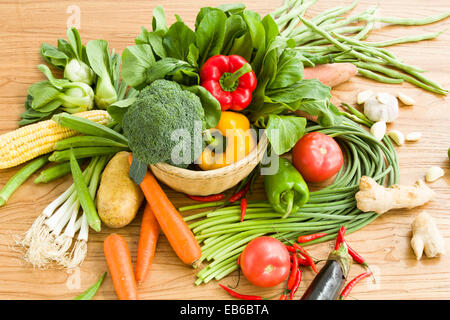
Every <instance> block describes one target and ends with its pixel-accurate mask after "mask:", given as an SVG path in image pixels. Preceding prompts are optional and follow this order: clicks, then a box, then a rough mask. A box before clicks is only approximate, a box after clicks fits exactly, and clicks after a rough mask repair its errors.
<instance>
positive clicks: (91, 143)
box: [55, 136, 128, 151]
mask: <svg viewBox="0 0 450 320" xmlns="http://www.w3.org/2000/svg"><path fill="white" fill-rule="evenodd" d="M80 147H122V148H127V147H128V145H127V144H124V143H120V142H117V141H115V140H111V139H109V138H104V137H97V136H75V137H70V138H67V139H64V140H60V141H58V142H56V143H55V150H58V151H59V150H67V149H70V148H80Z"/></svg>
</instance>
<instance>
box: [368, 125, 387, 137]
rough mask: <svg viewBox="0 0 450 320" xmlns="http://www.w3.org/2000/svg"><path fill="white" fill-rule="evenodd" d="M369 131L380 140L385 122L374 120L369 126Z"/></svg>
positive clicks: (383, 133) (384, 130)
mask: <svg viewBox="0 0 450 320" xmlns="http://www.w3.org/2000/svg"><path fill="white" fill-rule="evenodd" d="M370 133H371V134H372V135H373V136H374V137H375V139H377V140H378V141H381V140H382V139H383V137H384V135H385V134H386V122H384V121H378V122H375V123H374V124H373V125H372V126H371V127H370Z"/></svg>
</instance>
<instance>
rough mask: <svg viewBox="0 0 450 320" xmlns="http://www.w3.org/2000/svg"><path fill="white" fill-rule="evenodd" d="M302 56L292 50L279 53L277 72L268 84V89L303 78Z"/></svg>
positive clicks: (286, 84) (280, 86)
mask: <svg viewBox="0 0 450 320" xmlns="http://www.w3.org/2000/svg"><path fill="white" fill-rule="evenodd" d="M302 57H303V56H302V55H301V54H300V53H298V52H296V51H293V50H284V51H283V53H282V54H281V56H280V58H279V61H278V64H277V73H276V75H275V77H274V78H272V79H271V81H270V83H269V84H268V86H267V87H268V88H269V89H278V88H284V87H288V86H290V85H293V84H295V83H296V82H298V81H300V80H302V79H303V58H302Z"/></svg>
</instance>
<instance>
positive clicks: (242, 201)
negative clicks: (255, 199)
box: [241, 198, 247, 222]
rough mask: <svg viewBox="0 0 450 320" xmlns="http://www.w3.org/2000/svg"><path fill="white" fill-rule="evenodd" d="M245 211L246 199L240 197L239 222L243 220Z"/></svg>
mask: <svg viewBox="0 0 450 320" xmlns="http://www.w3.org/2000/svg"><path fill="white" fill-rule="evenodd" d="M246 212H247V199H246V198H242V200H241V222H242V221H244V217H245V213H246Z"/></svg>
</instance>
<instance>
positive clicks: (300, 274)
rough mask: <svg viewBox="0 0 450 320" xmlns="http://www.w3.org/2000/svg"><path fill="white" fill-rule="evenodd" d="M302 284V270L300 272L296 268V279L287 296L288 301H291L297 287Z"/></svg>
mask: <svg viewBox="0 0 450 320" xmlns="http://www.w3.org/2000/svg"><path fill="white" fill-rule="evenodd" d="M301 282H302V270H300V268H299V267H297V277H296V278H295V283H294V286H293V287H292V289H291V293H290V294H289V299H290V300H292V299H293V298H294V295H295V293H296V292H297V290H298V287H300V283H301Z"/></svg>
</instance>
